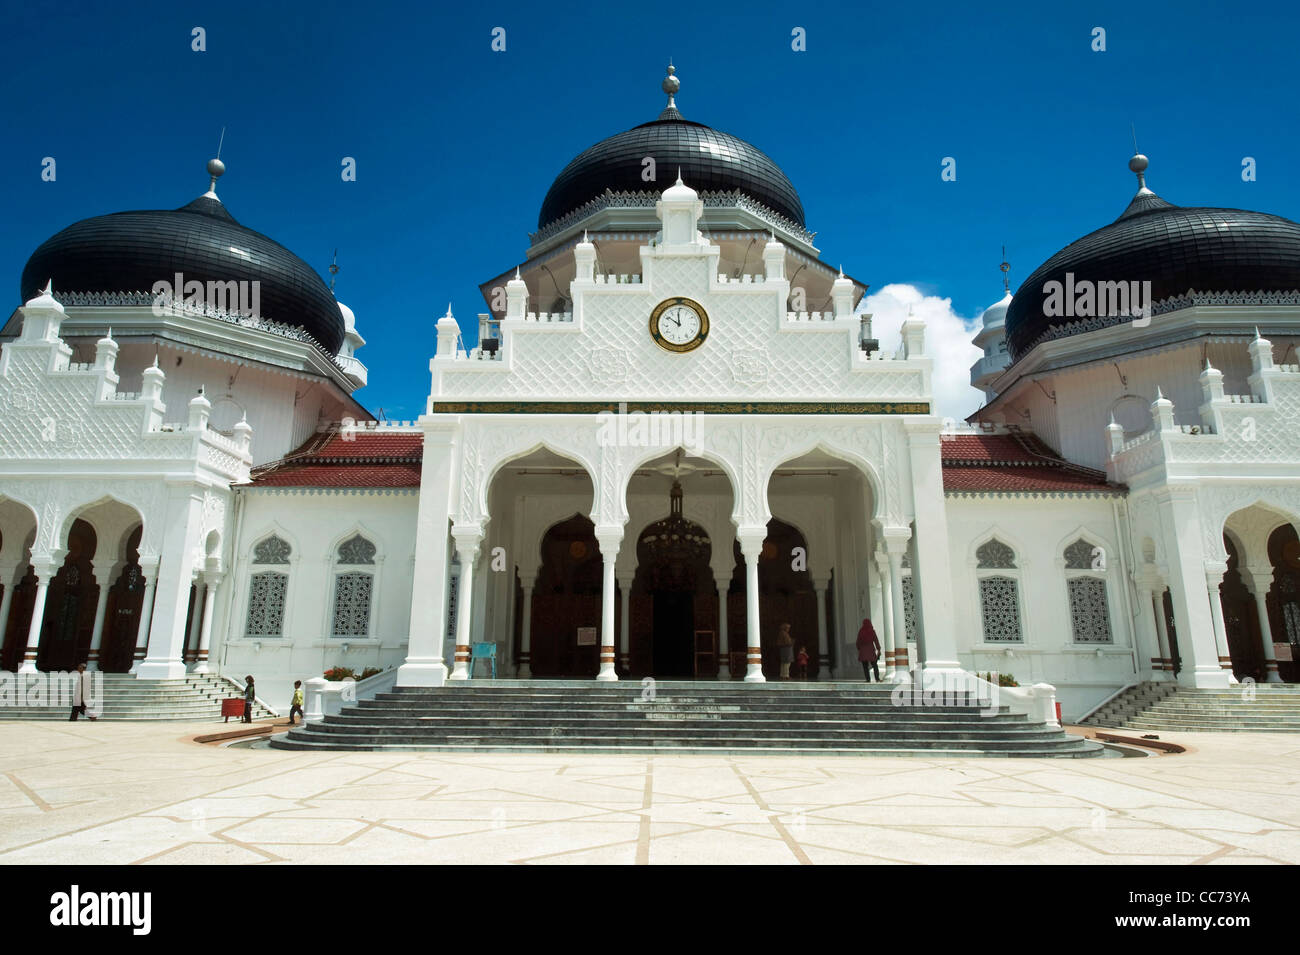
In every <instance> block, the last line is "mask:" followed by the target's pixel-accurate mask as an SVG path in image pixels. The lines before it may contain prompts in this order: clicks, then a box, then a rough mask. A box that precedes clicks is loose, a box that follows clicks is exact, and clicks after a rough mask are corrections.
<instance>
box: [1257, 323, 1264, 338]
mask: <svg viewBox="0 0 1300 955" xmlns="http://www.w3.org/2000/svg"><path fill="white" fill-rule="evenodd" d="M1263 337H1264V336H1263V335H1261V334H1260V333H1259V326H1258V325H1256V326H1255V341H1259V340H1260V339H1261V338H1263Z"/></svg>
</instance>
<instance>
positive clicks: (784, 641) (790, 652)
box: [776, 623, 794, 680]
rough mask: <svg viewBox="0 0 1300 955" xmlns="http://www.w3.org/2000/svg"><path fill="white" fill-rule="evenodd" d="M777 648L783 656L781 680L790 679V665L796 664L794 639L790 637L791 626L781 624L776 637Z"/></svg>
mask: <svg viewBox="0 0 1300 955" xmlns="http://www.w3.org/2000/svg"><path fill="white" fill-rule="evenodd" d="M776 648H777V651H778V652H779V653H780V655H781V679H783V680H788V679H790V664H791V663H793V662H794V637H792V636H790V625H789V624H788V623H783V624H781V629H780V630H779V631H778V632H777V635H776Z"/></svg>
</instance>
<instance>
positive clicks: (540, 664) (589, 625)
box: [531, 515, 603, 679]
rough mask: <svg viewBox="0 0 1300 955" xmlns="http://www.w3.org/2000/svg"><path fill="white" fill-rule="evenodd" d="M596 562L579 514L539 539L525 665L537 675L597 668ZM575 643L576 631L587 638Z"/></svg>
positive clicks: (592, 538) (587, 672)
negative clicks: (539, 556)
mask: <svg viewBox="0 0 1300 955" xmlns="http://www.w3.org/2000/svg"><path fill="white" fill-rule="evenodd" d="M602 566H603V565H602V561H601V555H600V545H599V543H597V541H596V534H595V526H594V525H593V524H592V523H591V521H590V520H589V519H588V518H586V517H583V516H581V515H574V516H573V517H571V518H569V519H568V520H564V521H561V522H560V523H558V524H555V525H553V526H552V527H551V528H550V529H549V530H548V531H547V532H546V534H545V536H543V538H542V563H541V566H540V567H539V568H538V571H537V583H536V585H535V588H534V590H533V599H532V616H531V634H532V637H531V643H532V646H531V668H532V673H533V675H534V676H537V677H552V678H556V677H571V678H583V679H585V678H588V677H593V676H595V675H596V672H597V671H598V670H599V669H600V596H601V571H602ZM593 628H594V630H595V639H594V641H591V642H583V643H579V642H578V641H579V638H580V634H579V631H580V630H582V631H584V635H585V637H586V638H587V639H588V640H590V636H591V630H592V629H593Z"/></svg>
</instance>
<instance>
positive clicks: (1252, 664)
mask: <svg viewBox="0 0 1300 955" xmlns="http://www.w3.org/2000/svg"><path fill="white" fill-rule="evenodd" d="M1223 546H1224V548H1225V549H1226V550H1227V552H1228V571H1227V573H1225V574H1224V575H1223V583H1221V584H1220V585H1219V595H1220V598H1221V601H1222V604H1223V629H1224V632H1225V633H1226V634H1227V637H1228V655H1229V657H1230V658H1231V659H1232V671H1233V675H1234V676H1236V677H1237V679H1239V680H1240V679H1242V678H1244V677H1251V678H1252V679H1254V680H1255V681H1256V682H1259V683H1262V682H1264V680H1265V679H1266V674H1265V672H1264V654H1263V644H1262V643H1261V642H1260V634H1259V613H1258V611H1257V610H1256V609H1255V595H1254V594H1252V593H1251V592H1250V591H1249V590H1248V589H1247V588H1246V583H1245V581H1243V580H1242V579H1241V557H1240V555H1239V554H1238V552H1237V548H1236V545H1235V544H1234V543H1233V541H1232V539H1231V538H1230V537H1228V535H1226V534H1225V535H1223Z"/></svg>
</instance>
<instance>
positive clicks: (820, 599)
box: [808, 578, 830, 679]
mask: <svg viewBox="0 0 1300 955" xmlns="http://www.w3.org/2000/svg"><path fill="white" fill-rule="evenodd" d="M829 584H830V580H829V579H827V578H823V579H821V580H814V581H813V593H815V594H816V595H817V650H816V652H815V653H810V654H808V656H809V659H813V660H817V661H818V662H819V663H820V662H821V659H822V656H823V655H824V654H825V652H826V649H827V647H828V644H827V643H826V587H827V586H828V585H829ZM829 676H830V673H829V672H828V673H827V674H826V675H825V676H823V677H822V679H826V678H827V677H829Z"/></svg>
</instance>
